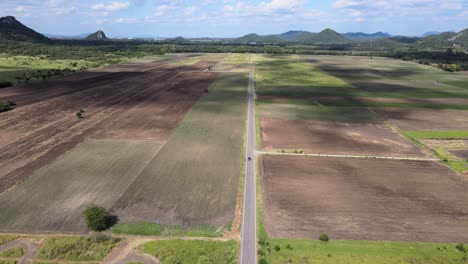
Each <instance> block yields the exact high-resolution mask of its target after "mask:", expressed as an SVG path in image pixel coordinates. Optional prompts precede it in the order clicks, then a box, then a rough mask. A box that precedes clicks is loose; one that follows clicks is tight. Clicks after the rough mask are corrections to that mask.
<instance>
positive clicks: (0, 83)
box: [0, 82, 13, 88]
mask: <svg viewBox="0 0 468 264" xmlns="http://www.w3.org/2000/svg"><path fill="white" fill-rule="evenodd" d="M10 86H13V83H11V82H0V88H5V87H10Z"/></svg>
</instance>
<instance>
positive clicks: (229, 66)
mask: <svg viewBox="0 0 468 264" xmlns="http://www.w3.org/2000/svg"><path fill="white" fill-rule="evenodd" d="M215 70H216V71H231V72H249V71H250V54H244V53H243V54H237V53H232V54H229V55H227V56H226V57H225V58H224V59H223V60H222V61H221V62H220V63H219V64H218V65H217V66H216V67H215Z"/></svg>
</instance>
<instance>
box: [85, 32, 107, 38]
mask: <svg viewBox="0 0 468 264" xmlns="http://www.w3.org/2000/svg"><path fill="white" fill-rule="evenodd" d="M106 39H107V37H106V34H105V33H104V31H102V30H98V31H96V32H94V33H93V34H89V35H88V36H87V37H86V38H85V40H106Z"/></svg>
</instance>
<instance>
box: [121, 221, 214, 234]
mask: <svg viewBox="0 0 468 264" xmlns="http://www.w3.org/2000/svg"><path fill="white" fill-rule="evenodd" d="M222 231H223V230H216V229H214V228H212V227H200V228H187V227H184V226H174V225H160V224H156V223H144V222H143V223H133V224H123V223H119V224H116V225H115V226H113V227H112V233H115V234H133V235H142V236H177V237H184V236H186V237H220V236H222V235H223V234H222Z"/></svg>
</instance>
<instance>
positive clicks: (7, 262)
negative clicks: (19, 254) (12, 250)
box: [0, 259, 17, 264]
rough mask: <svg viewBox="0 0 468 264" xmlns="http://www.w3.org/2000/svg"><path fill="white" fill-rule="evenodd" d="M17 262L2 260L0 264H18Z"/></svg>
mask: <svg viewBox="0 0 468 264" xmlns="http://www.w3.org/2000/svg"><path fill="white" fill-rule="evenodd" d="M16 263H17V262H16V260H6V259H0V264H16Z"/></svg>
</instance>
